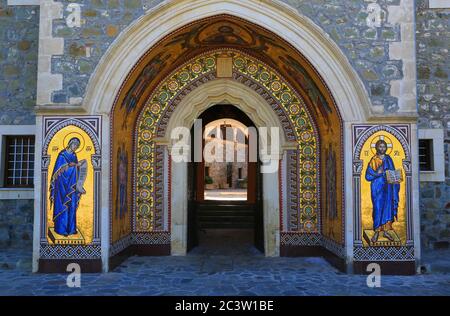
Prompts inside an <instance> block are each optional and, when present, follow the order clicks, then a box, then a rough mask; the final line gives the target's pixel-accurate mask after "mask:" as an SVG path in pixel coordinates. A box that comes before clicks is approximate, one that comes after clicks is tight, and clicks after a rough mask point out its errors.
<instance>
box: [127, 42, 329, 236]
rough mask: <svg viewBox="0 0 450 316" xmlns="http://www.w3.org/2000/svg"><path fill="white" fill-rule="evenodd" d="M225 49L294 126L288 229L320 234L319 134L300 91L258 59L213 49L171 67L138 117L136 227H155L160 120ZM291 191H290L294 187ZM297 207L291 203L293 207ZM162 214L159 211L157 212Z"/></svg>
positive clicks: (210, 69) (213, 67)
mask: <svg viewBox="0 0 450 316" xmlns="http://www.w3.org/2000/svg"><path fill="white" fill-rule="evenodd" d="M224 53H226V54H228V55H229V56H232V57H233V73H234V74H237V75H239V76H244V77H245V78H247V79H249V80H250V81H252V82H254V83H255V84H256V85H257V86H258V87H263V89H264V90H265V91H264V92H263V93H265V94H269V95H270V97H271V98H273V99H274V100H275V101H276V102H275V103H277V104H276V109H274V110H275V111H282V112H283V115H284V116H285V117H287V118H288V119H289V122H288V123H289V124H290V125H291V126H292V127H293V130H294V134H295V135H294V136H295V137H294V140H295V141H296V142H297V143H298V150H297V153H298V160H297V161H298V162H297V164H296V166H295V168H294V169H295V172H294V173H295V174H294V177H291V179H292V181H290V182H289V183H288V184H287V185H288V186H289V187H290V192H291V194H290V195H288V199H289V201H290V202H291V203H294V204H295V205H296V208H297V210H298V211H297V212H296V213H295V214H293V215H290V223H291V225H290V226H289V227H287V229H288V230H289V231H299V232H318V227H319V226H320V225H319V219H318V193H319V192H318V190H319V189H318V183H319V180H318V179H319V172H318V157H319V156H318V154H317V150H318V136H317V131H316V128H315V126H314V125H313V123H312V120H311V118H310V116H309V113H308V112H307V110H306V106H305V105H304V103H303V101H302V100H301V99H300V97H299V96H298V94H297V93H296V92H295V91H293V89H292V88H290V86H289V85H288V84H287V83H286V82H285V81H284V80H283V79H282V78H281V77H280V76H279V75H278V74H277V73H275V72H274V71H273V70H271V69H270V68H269V67H267V66H266V65H265V64H263V63H261V62H259V61H258V60H256V59H254V58H253V57H250V56H248V55H245V54H243V53H241V52H237V51H232V50H229V51H225V52H224V51H216V52H212V53H211V52H210V53H208V54H206V55H202V56H200V57H197V58H195V59H193V60H191V61H190V62H188V63H187V64H185V65H184V66H183V67H181V68H179V69H178V70H177V71H175V72H174V73H173V74H172V75H171V76H169V77H168V78H167V79H166V80H165V81H163V82H162V83H161V84H160V85H159V86H158V88H157V89H155V91H154V93H153V94H152V96H151V97H150V99H149V101H148V102H147V104H146V106H145V107H144V109H143V111H142V112H141V115H140V117H139V120H138V125H137V131H136V147H137V151H136V152H137V155H136V164H135V166H136V170H135V175H136V180H137V184H136V187H135V197H136V198H135V201H136V202H135V203H136V205H135V216H134V226H135V230H136V231H142V232H150V231H154V230H155V228H156V227H155V217H156V216H157V214H156V212H158V211H160V210H158V211H157V207H156V205H157V203H160V201H157V200H158V199H161V196H160V195H158V196H157V195H156V193H155V192H156V188H155V184H156V182H160V181H158V180H157V179H156V178H155V172H156V169H155V168H157V165H158V162H157V158H156V151H155V150H156V147H157V146H155V143H154V141H153V139H154V138H155V137H156V135H157V129H158V124H159V123H160V120H161V118H162V117H163V116H164V113H165V111H166V110H167V109H168V108H169V107H170V106H171V105H172V102H173V101H174V100H175V99H176V98H177V97H179V96H180V94H182V93H183V90H184V89H186V88H187V87H188V86H190V85H191V84H192V83H194V82H195V81H196V80H199V79H200V78H202V77H205V76H208V75H212V74H213V75H215V72H216V59H217V57H218V56H223V55H224ZM292 189H293V190H292ZM294 208H295V206H294ZM159 216H160V215H159Z"/></svg>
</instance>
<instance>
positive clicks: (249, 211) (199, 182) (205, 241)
mask: <svg viewBox="0 0 450 316" xmlns="http://www.w3.org/2000/svg"><path fill="white" fill-rule="evenodd" d="M199 119H201V120H202V126H203V133H202V135H203V136H204V135H205V126H207V125H208V124H209V123H211V122H213V121H217V120H219V119H232V120H236V121H238V122H240V123H241V124H243V125H244V126H245V127H255V125H254V123H253V122H252V121H251V119H250V118H249V117H248V116H247V115H246V114H245V113H244V112H242V111H241V110H239V109H238V108H237V107H235V106H233V105H230V104H218V105H214V106H212V107H210V108H209V109H207V110H206V111H204V112H203V113H202V114H201V115H200V117H199ZM255 130H256V129H255ZM191 133H192V136H193V134H194V128H192V131H191ZM214 137H217V135H214ZM214 137H213V138H214ZM255 138H258V137H257V136H256V137H255ZM191 139H192V140H193V141H192V143H191V146H199V144H197V143H198V142H199V141H200V140H199V139H198V140H196V139H195V137H192V138H191ZM196 142H197V143H196ZM201 142H202V143H201V144H200V146H202V148H204V146H205V137H202V140H201ZM244 142H245V144H248V139H245V141H244ZM255 142H256V143H257V142H258V140H257V139H255ZM193 148H194V147H192V148H191V154H192V157H191V158H192V159H191V161H193V159H194V150H193ZM256 148H257V150H258V146H256ZM247 157H248V156H247ZM213 164H214V163H213ZM213 164H211V163H209V165H208V166H205V160H204V159H203V161H202V162H190V163H189V164H188V199H189V201H188V252H189V251H191V250H192V252H191V253H193V254H221V255H234V254H255V253H258V251H259V252H262V253H264V225H263V203H262V176H261V174H260V172H259V170H260V162H259V160H258V161H257V162H253V161H249V160H247V161H246V165H245V169H246V173H247V179H246V199H235V200H231V199H230V200H227V199H205V187H206V184H207V183H210V182H211V179H210V178H211V173H212V170H213V169H214V165H213ZM240 168H243V167H242V166H241V167H240ZM235 169H236V177H238V176H239V178H241V177H242V172H243V171H242V170H239V168H235ZM223 181H224V183H227V184H228V185H229V186H232V185H233V181H235V180H234V179H233V166H232V164H230V163H226V164H225V168H224V180H223ZM232 194H234V193H232Z"/></svg>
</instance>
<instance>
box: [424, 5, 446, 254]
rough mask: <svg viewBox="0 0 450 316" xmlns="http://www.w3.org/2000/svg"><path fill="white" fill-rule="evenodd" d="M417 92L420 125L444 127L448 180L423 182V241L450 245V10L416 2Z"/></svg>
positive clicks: (436, 244)
mask: <svg viewBox="0 0 450 316" xmlns="http://www.w3.org/2000/svg"><path fill="white" fill-rule="evenodd" d="M416 50H417V94H418V107H419V115H420V118H419V128H443V129H444V137H445V145H444V150H445V156H446V159H445V170H446V175H445V176H446V182H441V183H439V182H422V183H421V184H420V192H421V196H420V197H421V199H420V210H421V230H422V243H423V245H424V246H425V247H448V246H449V244H450V171H449V170H450V169H449V143H450V97H449V93H450V83H449V74H450V57H449V51H450V9H429V6H428V0H419V1H417V14H416Z"/></svg>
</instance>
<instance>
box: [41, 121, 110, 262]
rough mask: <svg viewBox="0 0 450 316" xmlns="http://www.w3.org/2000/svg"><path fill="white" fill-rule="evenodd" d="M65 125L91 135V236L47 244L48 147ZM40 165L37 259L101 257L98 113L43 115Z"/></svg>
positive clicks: (99, 124)
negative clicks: (80, 242) (78, 242)
mask: <svg viewBox="0 0 450 316" xmlns="http://www.w3.org/2000/svg"><path fill="white" fill-rule="evenodd" d="M67 126H76V127H79V128H81V129H82V130H83V131H85V132H86V133H87V134H88V135H89V137H90V138H91V140H92V142H93V144H94V147H95V154H94V155H92V166H93V168H94V191H95V192H94V205H93V207H94V223H93V225H94V238H93V241H92V243H91V244H90V245H50V244H49V243H48V240H47V198H46V197H47V190H48V183H47V178H48V167H49V165H50V157H49V156H48V155H47V151H48V146H49V144H50V142H51V140H52V139H53V137H54V136H55V135H56V133H57V132H59V131H60V130H62V129H63V128H65V127H67ZM42 135H43V137H42V139H43V144H42V151H41V155H42V167H41V212H40V213H41V214H40V215H41V224H40V228H41V230H40V244H41V245H40V255H39V256H40V258H42V259H68V258H74V259H98V258H101V247H100V233H101V231H100V200H101V199H100V196H101V116H77V117H64V116H52V117H47V116H44V117H43V125H42Z"/></svg>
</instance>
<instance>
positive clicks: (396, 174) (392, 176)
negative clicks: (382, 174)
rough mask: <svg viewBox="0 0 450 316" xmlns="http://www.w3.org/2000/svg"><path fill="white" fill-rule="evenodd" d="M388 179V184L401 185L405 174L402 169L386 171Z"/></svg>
mask: <svg viewBox="0 0 450 316" xmlns="http://www.w3.org/2000/svg"><path fill="white" fill-rule="evenodd" d="M386 179H387V182H388V183H401V182H402V181H403V172H402V170H401V169H397V170H386Z"/></svg>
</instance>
